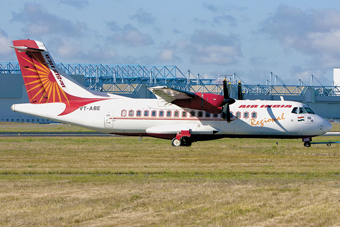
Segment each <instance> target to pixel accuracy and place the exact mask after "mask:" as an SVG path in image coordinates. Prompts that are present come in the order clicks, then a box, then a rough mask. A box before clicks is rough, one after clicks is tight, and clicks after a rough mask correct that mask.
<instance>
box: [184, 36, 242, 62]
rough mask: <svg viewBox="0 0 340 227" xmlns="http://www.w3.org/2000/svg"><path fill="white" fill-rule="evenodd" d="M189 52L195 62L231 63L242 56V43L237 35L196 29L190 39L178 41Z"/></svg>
mask: <svg viewBox="0 0 340 227" xmlns="http://www.w3.org/2000/svg"><path fill="white" fill-rule="evenodd" d="M177 46H178V48H179V49H182V50H183V51H184V52H185V53H187V54H189V55H190V57H191V61H192V62H193V63H199V64H217V65H229V64H237V63H238V60H237V59H238V58H240V57H242V51H241V44H240V41H239V40H238V38H237V37H236V36H235V35H228V36H226V35H224V34H221V33H218V32H216V31H213V30H195V31H194V34H193V35H191V37H190V39H189V40H184V41H180V42H178V43H177Z"/></svg>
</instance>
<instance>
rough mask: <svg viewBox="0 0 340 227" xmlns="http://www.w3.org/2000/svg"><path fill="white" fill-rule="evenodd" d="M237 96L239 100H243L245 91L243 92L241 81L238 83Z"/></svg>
mask: <svg viewBox="0 0 340 227" xmlns="http://www.w3.org/2000/svg"><path fill="white" fill-rule="evenodd" d="M237 98H238V100H243V93H242V84H241V81H239V82H238V85H237Z"/></svg>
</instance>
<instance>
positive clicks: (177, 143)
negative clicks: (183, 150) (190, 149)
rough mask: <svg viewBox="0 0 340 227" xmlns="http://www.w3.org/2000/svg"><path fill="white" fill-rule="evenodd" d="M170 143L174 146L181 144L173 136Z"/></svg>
mask: <svg viewBox="0 0 340 227" xmlns="http://www.w3.org/2000/svg"><path fill="white" fill-rule="evenodd" d="M171 144H172V146H174V147H179V146H181V141H180V140H178V139H176V138H173V139H172V141H171Z"/></svg>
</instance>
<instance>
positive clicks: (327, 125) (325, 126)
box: [322, 120, 333, 133]
mask: <svg viewBox="0 0 340 227" xmlns="http://www.w3.org/2000/svg"><path fill="white" fill-rule="evenodd" d="M332 127H333V126H332V124H331V123H329V122H328V121H327V120H324V122H323V124H322V131H324V133H326V132H328V131H330V130H331V129H332Z"/></svg>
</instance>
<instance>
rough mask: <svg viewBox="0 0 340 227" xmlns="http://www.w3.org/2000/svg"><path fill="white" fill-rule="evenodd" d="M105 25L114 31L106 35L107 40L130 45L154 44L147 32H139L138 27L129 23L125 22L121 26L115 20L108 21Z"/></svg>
mask: <svg viewBox="0 0 340 227" xmlns="http://www.w3.org/2000/svg"><path fill="white" fill-rule="evenodd" d="M107 25H108V27H109V28H110V29H111V30H112V32H113V33H114V34H113V35H110V36H108V38H107V39H108V40H109V42H112V43H114V44H117V43H118V44H123V45H126V46H131V47H142V46H149V45H152V44H154V41H153V40H152V37H151V36H150V35H149V34H147V33H142V32H140V31H139V29H138V28H136V27H134V26H132V25H131V24H126V25H124V27H122V28H120V27H119V26H118V25H117V23H115V22H109V23H107Z"/></svg>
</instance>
